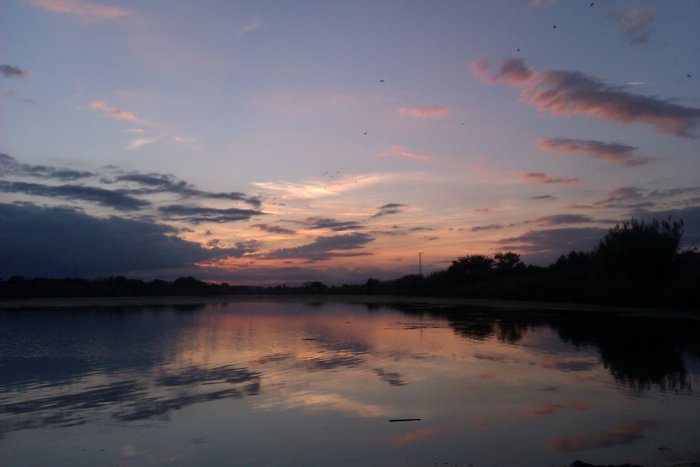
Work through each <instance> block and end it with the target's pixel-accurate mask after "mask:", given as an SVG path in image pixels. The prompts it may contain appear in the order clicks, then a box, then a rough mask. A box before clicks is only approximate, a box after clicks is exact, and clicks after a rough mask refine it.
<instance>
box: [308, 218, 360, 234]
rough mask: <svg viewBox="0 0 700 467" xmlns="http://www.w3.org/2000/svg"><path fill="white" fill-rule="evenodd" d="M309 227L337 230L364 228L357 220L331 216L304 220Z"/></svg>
mask: <svg viewBox="0 0 700 467" xmlns="http://www.w3.org/2000/svg"><path fill="white" fill-rule="evenodd" d="M303 223H304V226H305V227H306V228H307V229H312V230H316V229H328V230H333V231H336V232H340V231H343V230H357V229H360V228H362V225H361V224H358V223H357V222H355V221H339V220H336V219H333V218H330V217H309V218H307V219H305V220H304V222H303Z"/></svg>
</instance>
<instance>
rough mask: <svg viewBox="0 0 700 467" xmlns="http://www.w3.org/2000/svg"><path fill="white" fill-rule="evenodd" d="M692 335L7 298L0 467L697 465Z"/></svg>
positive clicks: (329, 310) (472, 314)
mask: <svg viewBox="0 0 700 467" xmlns="http://www.w3.org/2000/svg"><path fill="white" fill-rule="evenodd" d="M699 336H700V326H698V323H697V322H693V321H682V320H669V319H665V320H661V319H653V318H629V317H621V316H616V315H610V314H587V313H583V312H559V313H545V312H538V313H534V312H526V311H514V310H510V311H506V310H498V309H486V308H461V309H445V308H435V307H430V306H422V307H420V308H419V307H417V306H413V307H411V306H399V305H396V306H388V305H361V304H346V303H338V302H328V303H304V302H301V301H288V302H285V301H250V302H233V303H228V304H207V305H201V306H188V307H173V306H163V307H150V308H144V307H138V308H137V307H132V308H92V309H89V308H79V309H73V310H67V309H54V310H22V311H0V465H3V466H20V465H31V466H36V465H52V466H55V465H71V466H78V465H98V464H99V465H129V466H131V465H156V466H158V465H435V464H436V463H437V464H438V465H445V463H447V464H450V465H475V466H476V465H478V466H481V465H533V466H536V465H568V464H570V463H571V462H573V461H575V460H583V461H585V462H591V463H607V464H613V463H618V464H619V463H625V462H630V463H639V464H644V465H683V464H684V463H690V462H700V442H699V441H698V440H700V398H699V397H698V394H697V393H696V392H695V390H696V389H697V388H696V387H695V386H696V384H697V382H698V381H700V379H699V375H700V339H699ZM416 418H417V419H420V420H414V421H399V422H391V421H390V420H394V419H416Z"/></svg>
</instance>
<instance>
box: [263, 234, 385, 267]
mask: <svg viewBox="0 0 700 467" xmlns="http://www.w3.org/2000/svg"><path fill="white" fill-rule="evenodd" d="M372 240H374V237H372V236H371V235H369V234H365V233H360V232H354V233H349V234H343V235H335V236H330V237H317V238H316V239H315V240H314V241H313V242H311V243H308V244H306V245H302V246H298V247H292V248H281V249H278V250H274V251H272V252H270V253H268V254H267V255H265V258H266V259H287V258H296V259H305V260H308V261H322V260H327V259H330V258H334V257H340V256H364V255H369V254H370V253H368V252H365V251H352V250H357V249H360V248H362V247H363V246H364V245H366V244H367V243H369V242H371V241H372Z"/></svg>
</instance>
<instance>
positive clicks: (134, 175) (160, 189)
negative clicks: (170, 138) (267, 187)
mask: <svg viewBox="0 0 700 467" xmlns="http://www.w3.org/2000/svg"><path fill="white" fill-rule="evenodd" d="M103 182H105V183H115V182H127V183H129V184H136V185H138V186H139V187H138V188H134V187H133V186H132V187H130V188H127V189H124V190H123V191H125V192H127V193H129V194H137V195H150V194H155V193H173V194H177V195H180V196H182V197H196V198H209V199H223V200H229V201H242V202H244V203H247V204H249V205H251V206H254V207H256V208H257V207H260V204H261V201H260V198H258V197H257V196H249V195H246V194H245V193H241V192H238V191H231V192H212V191H203V190H199V189H197V188H196V187H195V186H193V185H191V184H189V183H187V182H186V181H184V180H180V179H178V178H177V177H174V176H172V175H169V174H159V173H140V172H129V173H125V174H121V175H117V176H116V177H115V178H114V179H103Z"/></svg>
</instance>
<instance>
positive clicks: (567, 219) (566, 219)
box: [534, 214, 593, 227]
mask: <svg viewBox="0 0 700 467" xmlns="http://www.w3.org/2000/svg"><path fill="white" fill-rule="evenodd" d="M534 222H535V223H536V224H539V225H541V226H546V227H551V226H555V225H563V224H580V223H584V222H593V219H591V218H590V217H589V216H586V215H583V214H554V215H551V216H545V217H540V218H539V219H535V221H534Z"/></svg>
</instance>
